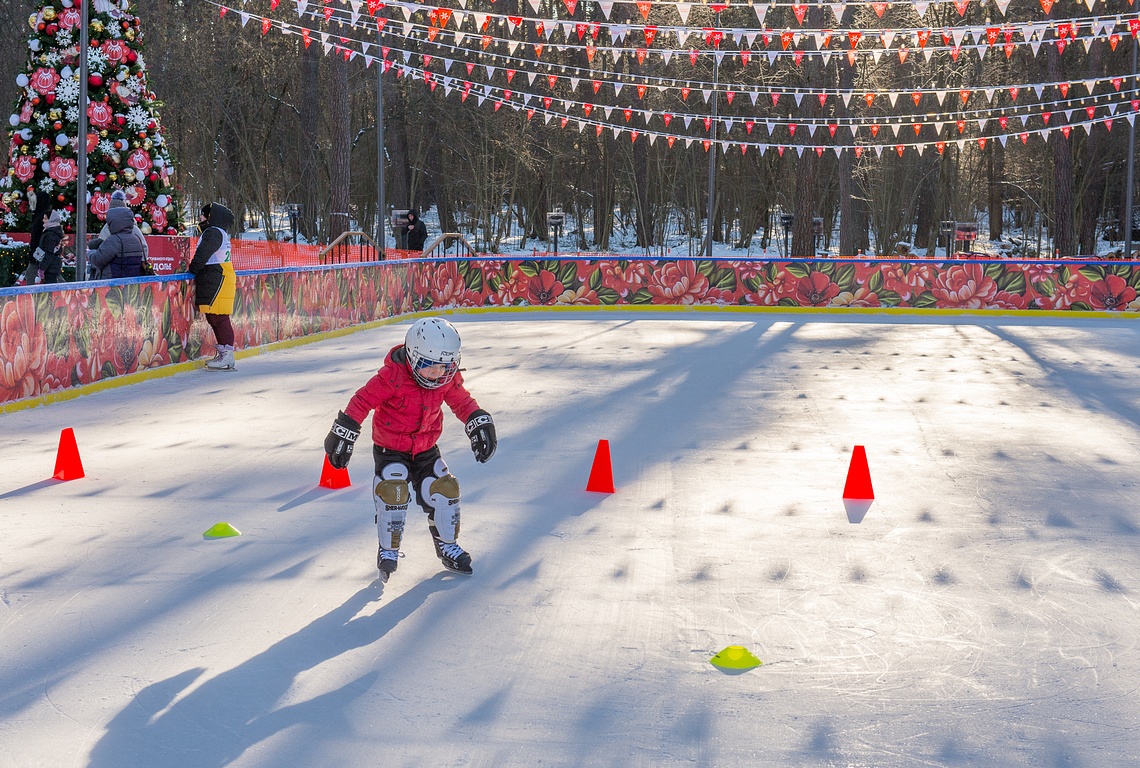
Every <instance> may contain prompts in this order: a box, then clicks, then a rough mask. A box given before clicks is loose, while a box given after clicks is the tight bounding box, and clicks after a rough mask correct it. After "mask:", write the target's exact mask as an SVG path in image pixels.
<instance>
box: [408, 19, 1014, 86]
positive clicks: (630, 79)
mask: <svg viewBox="0 0 1140 768" xmlns="http://www.w3.org/2000/svg"><path fill="white" fill-rule="evenodd" d="M406 27H407V28H406V29H405V32H406V34H409V35H413V33H416V32H417V31H419V32H422V31H423V29H424V28H422V27H417V25H410V26H408V25H406ZM413 37H414V35H413ZM487 38H490V36H485V39H487ZM434 44H435V45H443V46H447V47H449V48H451V49H452V50H456V51H463V52H467V53H475V52H473V51H470V49H465V48H462V47H460V46H449V45H448V44H446V43H441V42H439V41H436V42H435V43H434ZM595 50H596V49H595ZM479 53H480V54H481V55H482V56H483V57H488V56H489V57H502V58H503V59H504V60H508V61H509V60H511V59H515V60H516V61H517V62H518V63H517V64H516V65H515V66H516V68H526V67H527V66H535V65H536V64H538V65H539V66H545V67H547V69H548V70H552V69H554V68H557V69H558V70H560V71H562V72H567V71H570V72H576V73H577V76H578V77H579V78H580V79H586V78H590V79H598V78H599V77H601V78H602V79H603V80H607V81H610V80H611V79H612V82H613V83H614V84H615V87H616V88H618V89H620V87H622V86H621V85H616V83H622V84H624V83H638V84H643V85H646V86H647V87H656V88H661V87H673V88H680V87H688V88H690V89H695V88H702V89H704V88H708V87H714V88H716V89H717V90H727V89H729V88H735V90H741V89H744V90H745V91H747V90H748V89H758V86H752V85H748V84H740V85H739V87H735V86H733V85H732V84H730V83H721V84H719V85H716V86H713V84H711V83H706V82H704V81H700V80H691V79H684V80H682V79H678V78H664V77H654V76H637V75H630V74H626V73H610V72H605V71H603V72H599V71H597V70H583V69H581V68H577V67H574V66H573V65H567V64H551V65H546V64H544V63H542V62H534V61H531V60H529V59H522V58H518V57H509V56H505V55H504V54H499V53H496V52H494V51H490V50H484V51H482V52H479ZM611 76H612V78H611ZM993 87H994V88H997V89H1003V88H1007V87H1017V86H1001V85H997V86H993ZM827 90H828V92H829V93H831V94H834V95H836V96H837V97H838V96H846V95H848V94H846V93H845V92H844V91H843V90H841V89H827ZM791 92H792V93H795V91H794V90H793V91H791ZM924 92H925V93H931V94H934V95H936V96H938V97H939V99H940V100H941V99H942V98H943V96H944V94H945V93H946V92H947V91H944V90H943V91H940V90H938V89H925V90H924Z"/></svg>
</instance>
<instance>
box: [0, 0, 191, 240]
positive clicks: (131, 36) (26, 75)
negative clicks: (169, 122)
mask: <svg viewBox="0 0 1140 768" xmlns="http://www.w3.org/2000/svg"><path fill="white" fill-rule="evenodd" d="M91 2H92V5H91V8H90V12H89V13H90V15H89V19H90V26H89V38H90V48H89V52H88V56H87V62H88V71H89V76H88V81H87V88H88V108H87V120H88V133H87V137H86V140H87V152H88V158H87V173H88V188H89V195H90V201H91V202H90V206H89V211H88V218H87V222H88V223H87V227H88V231H89V232H94V231H97V230H98V229H99V228H100V227H101V226H102V221H103V220H104V219H105V218H106V215H107V210H108V208H109V207H110V202H111V193H112V192H114V190H116V189H122V190H123V191H124V192H125V193H126V196H127V202H128V205H129V206H130V208H131V210H132V211H133V212H134V213H135V214H136V218H137V219H139V228H140V229H141V230H142V231H143V232H144V233H145V234H173V233H175V232H176V231H177V230H178V229H179V228H180V215H179V207H178V203H177V201H176V199H175V193H174V187H173V182H172V172H173V167H172V164H171V159H170V154H169V152H168V148H167V146H166V142H165V140H164V139H163V135H162V129H161V125H160V122H159V117H158V108H159V107H160V106H161V103H160V102H158V101H157V100H156V99H155V95H154V93H152V92H151V90H150V88H149V87H148V85H147V73H146V63H145V61H144V60H143V55H142V54H143V34H142V31H141V28H140V26H139V19H138V17H137V16H135V15H133V14H132V13H130V10H129V5H130V4H129V0H114V1H113V2H112V0H91ZM37 5H38V10H37V11H36V12H35V13H34V14H33V15H32V16H31V17H30V18H29V19H28V23H29V25H30V26H31V28H32V32H31V35H30V36H29V37H28V52H29V54H28V63H27V67H26V69H25V71H24V72H22V73H20V74H19V75H18V76H17V77H16V83H17V85H18V86H19V87H20V93H19V96H18V97H17V99H16V105H15V108H14V110H13V114H12V116H11V117H10V118H9V123H10V124H11V130H10V131H9V139H10V143H9V150H8V171H7V176H6V177H4V178H3V179H0V192H2V193H3V194H2V196H0V223H2V225H3V227H4V228H6V229H10V230H26V229H28V228H29V225H30V223H31V220H30V219H31V214H30V211H29V210H28V197H29V193H30V191H31V190H33V189H36V190H40V191H41V192H43V193H46V194H47V196H48V198H49V200H50V201H51V204H52V207H53V208H55V209H57V210H60V211H61V212H62V218H63V222H64V228H65V229H66V230H68V231H72V230H73V225H74V221H75V208H76V187H77V183H76V182H77V178H76V177H77V175H78V163H77V151H76V135H77V133H78V124H79V106H78V104H79V66H80V62H79V43H80V22H81V10H80V7H79V5H78V0H43V1H42V2H39V3H38V4H37Z"/></svg>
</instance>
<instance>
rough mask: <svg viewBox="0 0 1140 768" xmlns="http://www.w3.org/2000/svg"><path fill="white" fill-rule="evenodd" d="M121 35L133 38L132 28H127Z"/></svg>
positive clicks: (129, 38)
mask: <svg viewBox="0 0 1140 768" xmlns="http://www.w3.org/2000/svg"><path fill="white" fill-rule="evenodd" d="M123 37H125V38H127V39H128V40H134V39H135V31H134V30H133V29H128V30H127V31H126V32H124V33H123Z"/></svg>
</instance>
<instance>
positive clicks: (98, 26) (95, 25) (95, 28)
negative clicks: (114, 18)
mask: <svg viewBox="0 0 1140 768" xmlns="http://www.w3.org/2000/svg"><path fill="white" fill-rule="evenodd" d="M91 31H92V32H102V31H103V22H101V21H99V20H98V19H94V20H93V21H92V22H91Z"/></svg>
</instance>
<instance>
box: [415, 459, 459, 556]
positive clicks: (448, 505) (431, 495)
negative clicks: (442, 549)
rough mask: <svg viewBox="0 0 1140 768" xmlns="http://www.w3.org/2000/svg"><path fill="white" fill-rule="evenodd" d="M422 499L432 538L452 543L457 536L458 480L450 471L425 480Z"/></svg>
mask: <svg viewBox="0 0 1140 768" xmlns="http://www.w3.org/2000/svg"><path fill="white" fill-rule="evenodd" d="M425 485H427V488H426V493H424V494H423V498H424V500H425V501H426V502H427V506H428V507H429V509H430V511H429V512H428V527H429V528H431V535H432V538H434V539H437V540H439V541H442V542H445V543H447V544H452V543H454V542H455V539H456V538H457V537H458V536H459V481H458V480H456V479H455V476H454V475H452V474H451V473H448V474H445V475H444V476H443V477H436V478H429V479H428V481H426V482H425Z"/></svg>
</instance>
